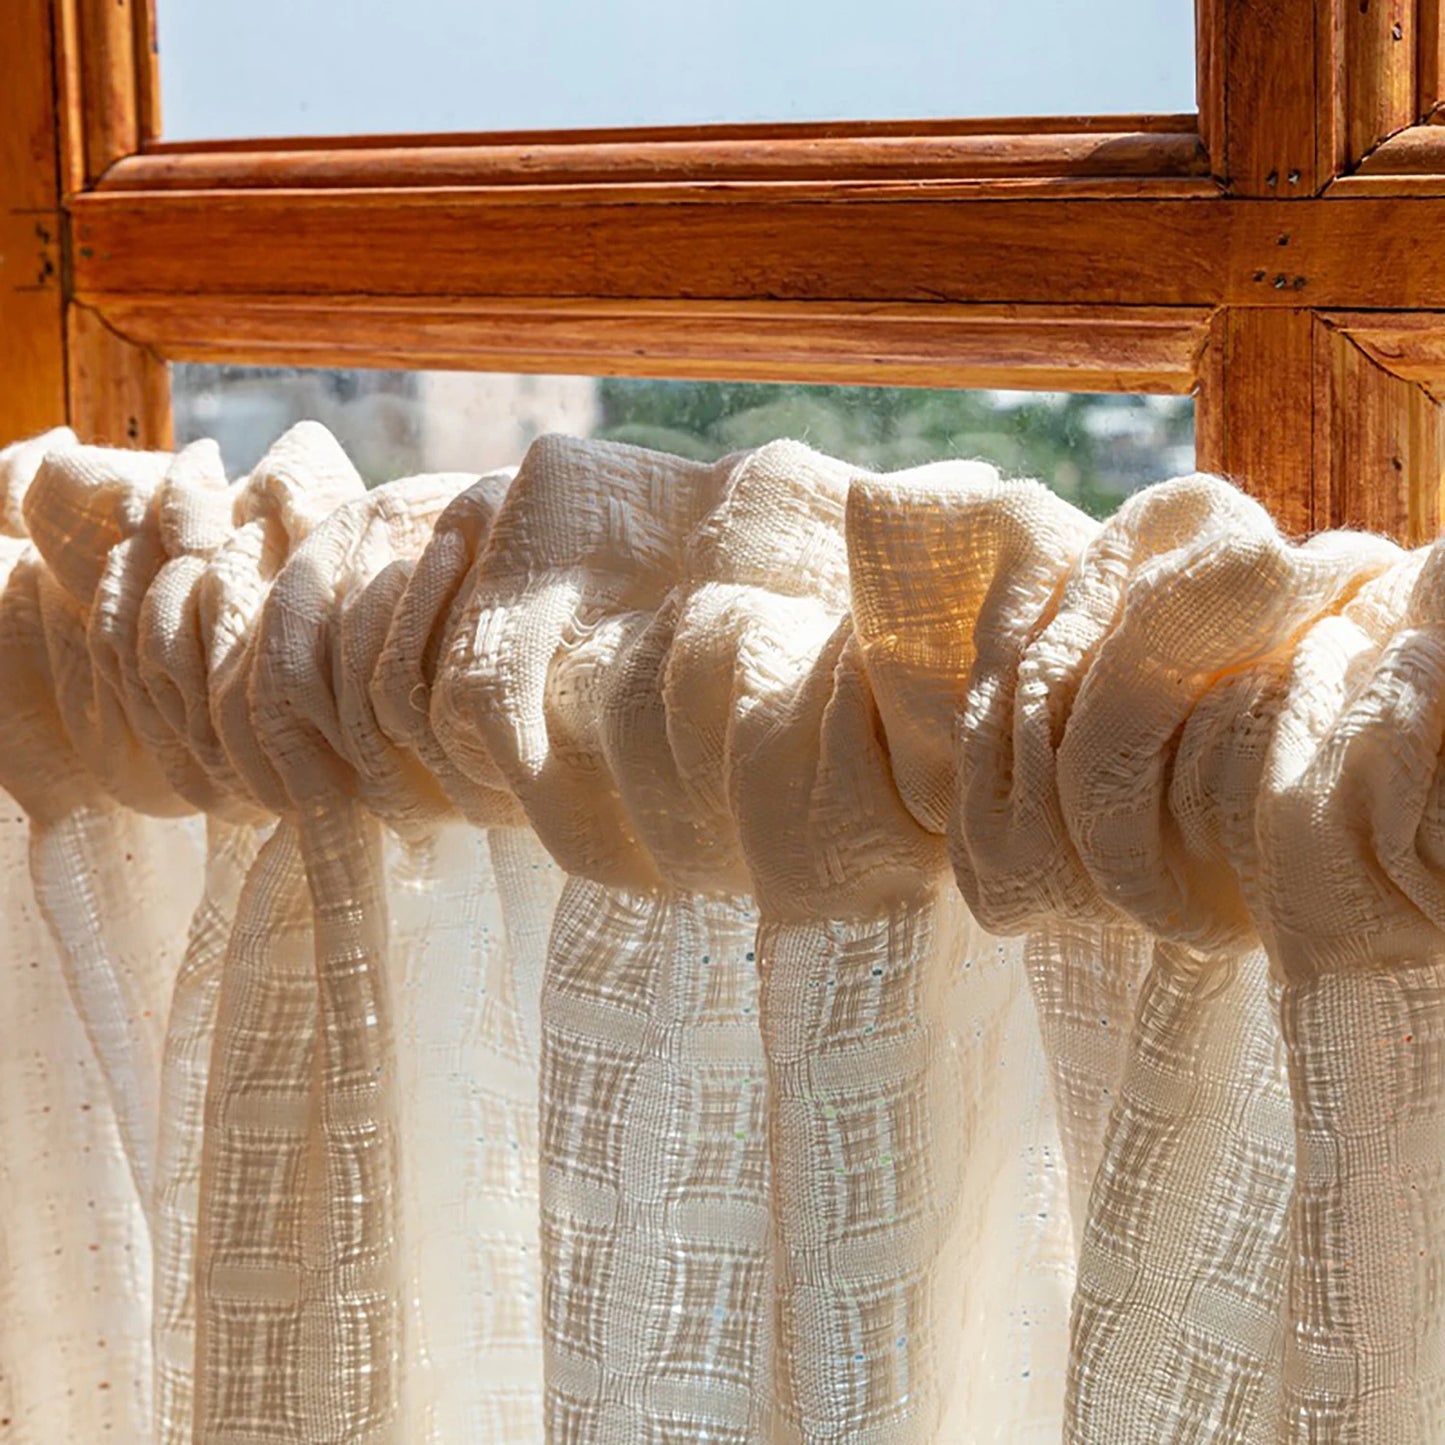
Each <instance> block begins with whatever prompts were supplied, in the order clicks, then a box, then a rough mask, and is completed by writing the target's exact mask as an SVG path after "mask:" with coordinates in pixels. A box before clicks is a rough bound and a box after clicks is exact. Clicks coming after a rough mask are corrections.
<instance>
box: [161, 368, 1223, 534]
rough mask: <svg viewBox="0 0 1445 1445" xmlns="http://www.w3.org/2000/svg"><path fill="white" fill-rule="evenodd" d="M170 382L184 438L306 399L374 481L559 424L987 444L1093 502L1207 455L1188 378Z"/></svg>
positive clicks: (1003, 461)
mask: <svg viewBox="0 0 1445 1445" xmlns="http://www.w3.org/2000/svg"><path fill="white" fill-rule="evenodd" d="M172 395H173V397H174V405H175V423H176V441H177V443H178V444H179V443H183V442H187V441H193V440H195V439H196V438H197V437H202V436H213V437H215V438H216V439H217V440H218V441H219V442H220V444H221V450H222V453H223V454H224V456H225V459H226V464H227V467H228V468H229V470H230V472H231V473H232V475H239V474H242V473H244V472H246V471H248V470H249V469H250V468H251V467H252V466H253V465H254V464H255V462H256V461H257V459H258V458H259V457H260V455H261V454H262V452H264V451H265V449H266V447H267V446H268V445H269V444H270V443H271V442H272V441H273V440H274V439H275V438H276V437H277V436H278V435H279V434H280V433H281V432H282V431H284V430H285V429H286V428H287V427H288V426H290V425H291V424H292V423H293V422H296V421H300V420H302V419H303V418H305V417H314V418H315V419H316V420H318V421H321V422H323V423H325V425H327V426H328V427H330V428H331V430H332V431H333V432H335V433H336V435H337V436H338V437H339V438H340V440H341V442H342V444H343V445H344V446H345V447H346V449H347V451H348V452H349V453H350V455H351V457H352V459H353V460H354V461H355V463H356V465H357V468H358V469H359V470H360V471H361V473H362V475H363V476H365V477H366V478H367V480H368V481H369V482H372V483H376V482H381V481H388V480H390V479H392V478H394V477H399V476H405V475H406V474H408V473H411V472H419V471H450V470H456V471H471V472H483V471H487V470H490V469H491V468H493V467H499V466H507V465H510V464H512V463H515V462H518V461H520V460H521V457H522V454H523V453H524V452H525V451H526V449H527V446H528V444H529V443H530V442H531V441H532V440H533V439H534V438H535V437H538V436H540V435H542V434H543V433H544V432H553V431H557V432H566V433H568V434H570V435H572V436H599V437H611V438H613V439H615V440H618V441H627V442H633V443H636V444H637V445H640V446H648V447H654V448H656V449H658V450H661V451H669V452H676V453H678V454H679V455H682V456H689V457H697V458H699V459H702V460H710V459H712V458H714V457H719V456H722V455H723V454H724V453H725V452H729V451H735V450H737V449H739V448H741V447H751V446H759V445H761V444H762V443H763V442H768V441H773V440H775V439H777V438H779V437H793V438H796V439H797V440H799V441H805V442H807V443H808V444H809V445H810V446H813V447H816V448H817V449H818V450H819V451H824V452H827V453H829V454H830V455H832V456H835V457H840V458H842V459H844V460H846V461H850V462H855V463H857V464H858V465H859V466H864V467H869V468H871V469H874V470H878V471H894V470H897V469H899V468H902V467H910V466H917V465H920V464H921V463H923V462H931V461H937V460H940V459H942V458H946V457H978V458H983V459H985V460H987V461H990V462H993V463H994V464H995V465H996V466H997V467H999V468H1000V470H1001V471H1002V472H1003V473H1004V475H1005V476H1010V477H1036V478H1038V479H1039V480H1040V481H1043V482H1046V483H1047V484H1048V485H1049V486H1051V487H1053V489H1054V490H1055V491H1057V492H1059V493H1061V494H1062V495H1064V496H1066V497H1068V498H1069V499H1070V500H1071V501H1073V502H1075V503H1076V504H1077V505H1079V506H1081V507H1083V508H1085V509H1086V510H1087V511H1090V512H1092V513H1094V514H1095V515H1096V516H1102V515H1104V514H1106V513H1108V512H1110V511H1112V510H1113V509H1114V507H1116V506H1117V505H1118V504H1119V502H1120V501H1121V500H1122V499H1123V498H1124V496H1126V495H1127V494H1128V493H1129V492H1131V491H1133V490H1135V489H1136V488H1137V487H1141V486H1144V485H1146V484H1147V483H1149V482H1155V481H1161V480H1163V479H1164V478H1166V477H1171V476H1177V475H1179V474H1180V473H1182V472H1188V471H1190V470H1191V469H1192V468H1193V466H1194V403H1193V400H1192V399H1191V398H1189V397H1177V396H1090V395H1084V394H1075V393H1057V392H1001V391H940V390H927V389H923V388H912V387H882V386H800V385H793V384H783V385H770V384H761V383H756V382H712V381H643V380H636V379H632V378H618V377H603V378H598V377H587V376H511V375H498V374H492V373H486V372H450V371H420V372H418V371H321V370H291V369H287V370H280V369H275V368H260V367H241V366H180V365H178V366H176V367H175V368H173V376H172Z"/></svg>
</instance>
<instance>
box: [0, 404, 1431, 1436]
mask: <svg viewBox="0 0 1445 1445" xmlns="http://www.w3.org/2000/svg"><path fill="white" fill-rule="evenodd" d="M357 384H358V385H359V384H360V383H359V382H358V383H357ZM641 394H642V395H647V394H648V393H647V392H646V389H645V385H644V389H643V391H642V393H641ZM700 395H703V396H706V395H708V394H707V393H706V392H703V393H700ZM848 395H850V396H852V397H853V398H854V399H855V400H859V401H867V402H869V403H870V404H871V402H872V401H873V400H874V399H875V398H872V397H870V395H869V393H868V392H867V391H855V392H851V393H848ZM762 397H769V398H770V401H769V403H768V404H771V402H772V401H782V402H786V403H788V404H789V405H791V404H793V402H794V401H796V398H795V397H793V396H792V394H791V393H784V394H783V395H781V396H779V395H775V394H773V393H768V392H762V393H758V392H751V393H748V394H747V398H748V400H749V402H750V403H751V404H749V405H746V406H741V407H740V408H739V409H736V410H734V411H733V412H730V413H727V415H726V416H725V415H724V413H725V412H727V409H726V408H722V409H721V410H710V411H707V412H706V413H705V415H704V414H699V416H696V417H694V422H697V423H700V422H701V421H703V420H707V419H708V418H710V420H708V424H707V425H706V426H703V425H700V424H699V425H697V426H694V429H693V431H691V432H687V431H686V429H683V431H684V434H685V435H687V436H690V437H691V438H692V443H691V444H693V445H695V448H696V450H697V451H698V452H700V453H701V455H694V456H683V455H679V454H676V453H674V454H669V453H667V452H662V451H657V450H648V449H644V448H640V447H637V446H634V445H631V444H629V443H628V442H626V441H621V440H617V439H614V438H599V437H569V436H566V435H558V434H555V433H548V434H547V435H545V436H541V437H538V438H537V439H536V440H535V441H533V442H532V443H531V444H530V445H529V446H527V447H526V449H525V451H524V452H523V453H522V455H521V456H520V458H519V459H517V460H516V463H515V465H509V466H507V467H505V468H501V469H498V470H489V471H485V472H479V471H478V470H476V469H475V468H469V469H468V470H466V471H451V472H435V471H434V472H427V473H420V474H418V473H415V472H409V473H408V474H407V475H405V476H402V477H397V478H395V479H391V480H387V481H384V482H381V483H379V484H376V478H375V477H372V478H366V477H363V475H362V473H361V471H360V470H358V468H357V466H356V465H354V463H353V461H352V459H351V458H350V457H349V456H348V455H347V453H346V451H345V450H344V448H343V447H342V446H341V445H340V443H339V442H338V441H337V439H336V437H335V436H334V435H333V434H332V433H331V432H329V431H328V430H327V429H326V428H325V427H324V426H322V425H320V424H319V423H317V422H315V421H303V422H300V423H298V424H296V425H295V426H292V427H291V428H290V429H289V430H287V431H286V432H285V433H284V434H282V435H281V436H280V437H278V438H276V439H275V440H274V441H273V442H271V444H270V445H269V446H268V447H267V449H266V451H265V453H264V455H263V456H262V457H261V458H260V459H259V460H258V461H257V462H256V463H255V465H254V466H252V467H250V468H249V470H247V471H246V473H245V475H244V476H241V477H232V476H228V472H227V468H226V466H225V465H224V464H223V462H222V457H221V453H220V449H219V448H218V447H217V445H216V443H215V442H214V440H201V441H196V442H193V443H191V444H190V445H188V446H186V447H185V448H184V449H182V450H181V451H179V452H178V453H174V454H172V453H146V452H137V451H127V450H115V449H107V448H102V447H87V446H82V445H79V444H78V442H77V439H76V438H75V436H74V435H73V434H72V433H70V432H68V431H66V430H64V429H61V430H58V431H56V432H53V433H50V434H48V435H46V436H43V437H40V438H37V439H35V440H33V441H31V442H28V443H22V444H18V445H16V446H14V447H10V448H7V449H6V450H4V451H3V452H0V679H3V682H4V686H5V688H6V706H5V707H4V708H0V787H3V788H4V790H5V793H6V794H7V795H8V798H9V799H13V801H14V804H15V806H14V807H11V806H6V807H5V808H3V809H0V865H3V866H0V904H3V908H4V915H3V921H4V926H5V942H6V947H5V948H4V949H3V950H0V995H3V997H4V998H5V999H6V1000H7V1001H8V1002H9V1004H10V1005H11V1007H9V1008H7V1009H4V1010H0V1085H3V1087H0V1221H3V1224H4V1228H3V1231H0V1248H3V1250H4V1257H3V1262H4V1263H5V1266H6V1269H5V1272H4V1273H3V1274H0V1288H4V1290H5V1294H4V1303H5V1304H6V1307H7V1308H6V1311H5V1312H4V1314H3V1316H0V1391H3V1393H0V1408H3V1412H4V1413H3V1415H0V1418H3V1419H5V1420H7V1421H9V1422H10V1424H9V1425H8V1426H7V1427H6V1428H7V1429H8V1430H9V1433H10V1435H11V1436H13V1437H14V1438H15V1440H16V1441H17V1442H19V1445H52V1442H55V1441H71V1440H74V1441H86V1442H89V1441H93V1440H103V1439H104V1438H106V1436H107V1434H109V1435H110V1436H111V1437H112V1438H115V1439H117V1440H126V1441H135V1442H151V1441H155V1442H160V1445H185V1442H188V1441H197V1440H199V1441H204V1442H215V1445H233V1442H240V1441H246V1442H252V1441H267V1442H286V1445H335V1442H338V1441H348V1442H351V1441H365V1442H368V1445H451V1442H455V1441H462V1442H471V1441H487V1442H495V1445H536V1442H539V1441H547V1442H550V1445H567V1442H574V1441H587V1442H590V1445H637V1442H640V1441H678V1442H683V1441H687V1442H691V1441H697V1440H716V1441H726V1442H728V1445H764V1442H771V1441H776V1440H818V1441H840V1442H841V1441H854V1440H863V1441H868V1442H870V1445H924V1442H930V1445H955V1442H964V1441H971V1440H1003V1441H1010V1442H1012V1441H1020V1442H1026V1441H1043V1440H1057V1439H1059V1438H1061V1436H1062V1438H1065V1439H1069V1440H1076V1441H1080V1442H1090V1445H1092V1442H1095V1441H1101V1442H1102V1441H1108V1442H1110V1445H1113V1442H1116V1441H1117V1442H1119V1445H1156V1442H1159V1441H1173V1440H1180V1439H1190V1440H1210V1441H1222V1442H1228V1445H1247V1442H1250V1441H1256V1440H1261V1439H1274V1440H1281V1441H1300V1442H1303V1441H1307V1440H1364V1441H1371V1442H1374V1441H1381V1442H1390V1445H1393V1442H1397V1441H1398V1442H1402V1445H1403V1442H1413V1441H1417V1440H1421V1441H1435V1440H1440V1439H1445V1390H1442V1384H1441V1380H1442V1376H1441V1362H1442V1361H1445V1295H1442V1292H1441V1290H1440V1283H1439V1282H1440V1280H1441V1279H1442V1278H1445V1208H1442V1200H1445V1155H1442V1150H1441V1147H1440V1141H1441V1139H1442V1138H1445V1062H1442V1061H1445V869H1442V866H1441V862H1440V860H1442V859H1445V810H1442V809H1441V807H1440V805H1439V800H1440V797H1441V792H1442V781H1441V779H1442V773H1441V751H1440V740H1441V737H1442V735H1445V543H1437V544H1436V545H1434V546H1432V547H1423V548H1420V549H1418V550H1416V551H1414V552H1408V551H1405V550H1403V549H1401V548H1400V547H1398V546H1396V545H1395V544H1394V543H1393V542H1391V541H1388V540H1386V539H1384V538H1378V537H1372V536H1369V535H1367V534H1363V533H1326V534H1322V535H1320V536H1317V537H1314V538H1311V539H1310V540H1309V541H1307V542H1304V543H1295V542H1293V541H1291V540H1290V539H1288V538H1286V537H1284V536H1282V535H1281V534H1280V532H1279V530H1278V528H1277V527H1276V525H1275V523H1274V522H1273V520H1272V519H1271V518H1270V516H1269V514H1268V513H1267V512H1266V511H1265V509H1264V508H1263V507H1262V506H1260V505H1259V504H1258V503H1257V502H1255V501H1253V500H1251V499H1250V498H1249V497H1248V496H1247V495H1246V494H1245V493H1244V492H1243V491H1241V490H1239V489H1237V488H1236V487H1234V486H1232V485H1231V484H1229V483H1228V482H1225V481H1223V480H1221V479H1219V478H1216V477H1210V476H1201V475H1197V474H1195V475H1188V476H1180V477H1175V478H1173V479H1170V480H1165V481H1160V482H1157V483H1155V484H1152V485H1149V486H1146V487H1143V488H1141V489H1140V490H1138V491H1137V492H1134V493H1132V494H1131V495H1130V496H1128V497H1127V498H1126V499H1125V500H1124V501H1123V502H1122V503H1121V505H1120V506H1119V507H1118V509H1117V510H1116V511H1115V512H1113V513H1112V514H1111V515H1110V516H1109V517H1107V518H1106V519H1103V520H1096V519H1094V518H1091V517H1089V516H1088V515H1086V514H1085V513H1084V512H1082V511H1081V510H1079V509H1078V508H1077V507H1075V506H1073V505H1071V504H1070V503H1069V502H1068V501H1066V500H1064V499H1063V498H1061V497H1060V496H1059V495H1057V494H1056V493H1054V492H1051V491H1049V490H1048V489H1047V488H1046V487H1045V486H1043V485H1041V484H1039V483H1038V482H1033V481H1013V480H1008V479H1005V478H1003V477H1001V476H1000V475H999V473H998V471H997V470H996V469H995V468H994V467H992V466H990V465H989V464H987V463H986V462H983V461H978V460H966V459H965V460H945V461H932V462H924V463H923V464H920V465H917V466H911V467H907V468H904V469H901V470H893V471H880V470H869V469H865V468H864V467H862V466H860V465H859V464H858V463H857V462H853V461H845V460H841V459H839V458H837V457H830V456H828V455H826V454H824V453H823V452H821V451H818V450H815V449H813V448H810V447H809V446H807V445H805V444H803V443H801V442H799V441H796V440H775V441H768V442H765V443H764V444H762V445H758V446H751V447H750V446H746V445H739V443H740V442H741V441H742V438H737V437H734V438H726V437H723V436H721V435H718V434H717V433H716V431H715V430H714V431H710V430H709V429H708V428H709V427H713V428H721V427H724V426H726V425H727V424H728V422H729V421H731V420H732V419H734V418H735V417H743V416H748V415H749V414H750V413H751V412H754V411H759V410H764V411H765V410H766V406H765V405H764V404H763V403H762V402H761V401H760V398H762ZM812 399H813V401H817V400H818V397H817V396H814V397H813V398H812ZM713 400H714V401H715V400H716V397H713ZM307 404H308V405H309V401H308V403H307ZM589 404H590V405H592V406H594V407H596V406H598V405H600V403H599V402H598V400H597V398H596V396H593V397H592V398H591V401H590V403H589ZM1009 404H1010V399H1009V398H992V399H990V401H989V405H998V406H1003V407H1005V408H1006V407H1007V406H1008V405H1009ZM368 410H369V408H367V407H366V406H362V407H360V408H358V411H357V415H358V416H360V415H364V414H365V413H366V412H367V411H368ZM865 410H866V409H865ZM589 415H590V414H589ZM670 415H671V416H672V421H671V422H670V423H669V425H672V424H674V423H676V422H678V421H679V420H680V418H679V416H677V415H676V414H670ZM374 419H375V418H374V417H373V420H374ZM603 420H604V421H605V418H603ZM842 420H845V421H847V420H850V418H848V416H847V415H846V409H845V411H844V414H843V416H842ZM851 422H852V423H853V424H856V425H857V426H858V427H860V428H862V427H864V419H863V418H862V417H853V418H851ZM614 424H615V425H617V426H619V427H621V426H623V425H624V424H628V425H633V426H641V425H646V426H651V427H656V426H657V425H658V424H659V423H658V418H657V416H656V415H647V416H646V417H645V418H642V419H639V418H638V417H637V416H634V418H633V420H632V422H631V423H624V422H622V421H621V420H617V421H615V423H614ZM268 425H269V423H268ZM868 425H869V426H872V425H873V423H871V422H870V423H868ZM586 426H587V428H588V429H593V430H596V429H600V423H599V421H598V419H597V418H596V417H592V418H591V419H590V420H589V421H588V422H587V423H586ZM579 429H582V424H580V423H579ZM1106 434H1109V435H1111V436H1112V433H1111V432H1107V429H1106ZM859 435H860V437H861V434H859ZM904 435H905V437H912V436H913V433H911V432H907V431H906V430H905V432H904ZM868 438H871V442H870V443H869V444H871V445H876V446H878V447H880V448H886V446H889V445H892V444H893V442H894V440H896V438H895V437H894V435H893V434H892V433H890V432H888V431H887V430H886V429H884V430H883V431H882V432H878V431H876V430H875V431H869V432H867V436H866V437H862V439H860V442H859V444H860V445H862V444H863V441H864V440H867V439H868ZM462 442H463V445H464V446H467V445H475V444H476V443H475V442H468V441H467V439H466V437H465V436H464V437H463V438H462ZM413 444H415V443H414V439H413V441H412V442H409V443H408V445H413ZM719 453H721V454H719ZM878 455H879V456H880V457H887V456H888V455H889V453H888V452H887V451H886V450H883V451H880V452H879V453H878ZM368 481H370V482H372V483H373V484H372V485H368ZM202 819H204V823H202V821H201V820H202Z"/></svg>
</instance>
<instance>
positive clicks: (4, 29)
mask: <svg viewBox="0 0 1445 1445" xmlns="http://www.w3.org/2000/svg"><path fill="white" fill-rule="evenodd" d="M0 55H7V56H24V57H26V63H25V64H23V65H19V64H16V65H11V66H9V67H7V69H8V72H9V73H8V74H7V76H6V78H5V81H4V85H3V90H0V122H3V123H0V446H3V445H4V444H5V443H6V442H8V441H10V440H12V439H13V438H14V437H17V436H24V435H26V434H28V433H30V432H35V431H41V430H44V429H46V428H48V427H52V426H58V425H59V424H60V423H61V422H63V421H64V420H65V349H64V341H63V336H62V331H61V315H62V306H63V301H62V297H61V226H62V223H63V220H62V216H61V212H60V180H59V169H58V168H59V154H58V145H57V138H56V137H57V129H56V128H57V119H58V118H57V115H56V104H55V93H54V79H53V72H52V63H53V53H52V16H51V6H50V3H49V0H6V3H5V4H4V5H3V6H0Z"/></svg>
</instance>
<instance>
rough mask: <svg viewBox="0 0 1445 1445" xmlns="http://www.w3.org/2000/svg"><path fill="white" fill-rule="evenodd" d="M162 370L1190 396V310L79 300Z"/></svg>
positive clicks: (1193, 321) (1197, 330)
mask: <svg viewBox="0 0 1445 1445" xmlns="http://www.w3.org/2000/svg"><path fill="white" fill-rule="evenodd" d="M89 300H90V304H91V305H92V306H93V307H95V308H96V310H97V311H98V312H99V313H101V314H102V315H103V316H104V317H105V319H106V320H107V322H108V323H109V324H110V326H111V327H113V328H114V329H115V330H116V331H118V332H121V333H123V334H124V335H125V336H127V337H129V338H130V339H132V340H133V341H137V342H141V343H144V344H145V345H147V346H148V347H151V348H153V349H154V350H155V351H156V352H157V353H158V354H162V355H164V356H166V357H168V358H169V359H171V360H188V361H233V362H241V361H244V362H253V363H268V364H289V365H301V366H385V367H397V368H443V369H469V370H499V371H533V372H551V373H560V374H584V375H629V376H677V377H707V378H714V379H748V380H769V381H820V382H854V383H871V384H875V385H896V386H999V387H1021V388H1023V387H1033V388H1044V389H1049V390H1071V391H1114V392H1173V393H1184V392H1188V391H1190V390H1191V389H1192V387H1193V385H1194V381H1195V375H1196V368H1197V363H1198V358H1199V355H1200V352H1201V351H1202V350H1203V347H1204V343H1205V340H1206V337H1207V335H1208V327H1209V313H1208V311H1206V310H1203V309H1180V308H1168V307H1158V308H1123V307H1118V308H1098V307H1065V306H1053V307H1049V306H1042V307H963V306H938V305H913V306H896V305H895V306H858V305H852V306H849V305H837V304H808V305H790V304H787V303H771V304H768V303H750V304H728V305H720V304H717V303H691V304H689V303H685V302H610V303H609V302H580V301H578V302H560V301H535V302H527V301H505V300H485V299H484V300H476V301H466V302H460V301H456V302H433V301H409V302H408V301H379V300H376V299H373V298H368V297H364V296H362V297H333V298H328V300H327V301H325V302H324V303H320V304H317V303H314V302H304V301H298V300H297V299H296V298H290V297H247V298H237V297H228V296H191V297H166V298H164V299H161V298H147V297H134V296H132V297H125V296H92V297H90V298H89Z"/></svg>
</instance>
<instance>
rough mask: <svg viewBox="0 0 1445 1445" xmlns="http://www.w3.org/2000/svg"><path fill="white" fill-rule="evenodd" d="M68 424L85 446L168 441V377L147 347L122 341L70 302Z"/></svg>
mask: <svg viewBox="0 0 1445 1445" xmlns="http://www.w3.org/2000/svg"><path fill="white" fill-rule="evenodd" d="M65 325H66V332H67V337H68V342H69V345H68V347H67V357H68V361H69V368H70V425H71V426H72V427H74V428H75V430H76V431H77V432H78V433H79V435H80V437H81V439H82V440H83V441H86V442H95V443H99V444H102V445H107V446H132V447H166V446H169V445H170V439H171V409H170V378H169V375H168V373H167V369H166V364H165V361H164V359H163V358H162V357H161V356H160V355H159V354H158V353H156V352H155V351H154V350H153V349H152V348H150V347H147V346H137V345H135V344H134V343H133V342H131V341H130V340H128V339H127V338H126V337H123V336H121V335H120V334H119V333H118V332H117V331H115V329H114V328H113V327H111V326H110V325H109V324H108V323H107V322H106V321H105V319H104V318H103V317H101V316H100V315H99V314H98V313H97V312H95V311H93V310H91V309H90V308H89V307H88V306H82V305H79V304H76V303H74V302H72V303H71V305H70V306H69V307H68V308H67V309H66V314H65Z"/></svg>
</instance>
